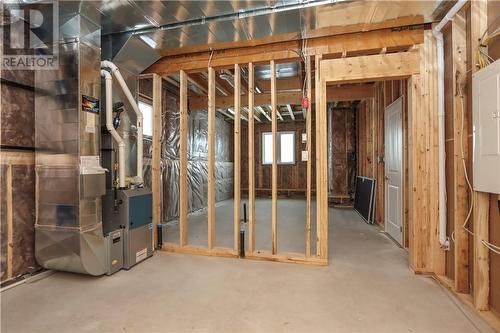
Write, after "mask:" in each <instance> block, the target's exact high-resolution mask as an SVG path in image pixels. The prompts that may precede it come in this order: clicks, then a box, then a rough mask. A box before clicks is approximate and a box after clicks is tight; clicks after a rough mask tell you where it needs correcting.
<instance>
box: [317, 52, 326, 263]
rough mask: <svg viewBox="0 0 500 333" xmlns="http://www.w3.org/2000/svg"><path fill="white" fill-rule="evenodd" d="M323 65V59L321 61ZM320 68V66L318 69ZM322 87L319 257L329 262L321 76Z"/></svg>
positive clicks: (322, 104)
mask: <svg viewBox="0 0 500 333" xmlns="http://www.w3.org/2000/svg"><path fill="white" fill-rule="evenodd" d="M320 63H321V59H320ZM318 68H320V66H319V67H318ZM319 82H320V87H319V89H318V94H319V96H320V100H319V102H320V103H319V114H320V115H321V116H320V121H319V122H320V128H319V130H320V136H319V138H316V140H317V142H318V143H319V147H320V148H319V151H320V157H321V158H320V178H319V180H320V182H321V187H320V193H319V202H320V207H321V209H320V211H319V217H320V223H319V229H320V239H319V255H320V258H322V259H327V260H328V147H327V146H328V142H327V119H328V117H327V116H328V111H327V105H326V82H325V81H324V80H322V78H321V76H320V78H319Z"/></svg>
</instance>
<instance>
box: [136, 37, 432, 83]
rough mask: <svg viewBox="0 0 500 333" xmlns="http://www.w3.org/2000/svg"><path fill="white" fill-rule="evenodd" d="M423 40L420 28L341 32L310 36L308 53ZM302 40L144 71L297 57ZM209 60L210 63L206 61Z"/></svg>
mask: <svg viewBox="0 0 500 333" xmlns="http://www.w3.org/2000/svg"><path fill="white" fill-rule="evenodd" d="M422 42H423V30H422V29H413V30H402V31H392V30H391V29H383V30H378V31H369V32H358V33H350V34H343V35H335V36H327V37H318V38H309V39H308V42H307V53H308V54H309V55H315V54H324V55H328V54H339V55H340V54H342V53H343V52H345V53H347V54H349V53H359V52H373V51H375V50H381V49H383V48H384V47H386V48H387V49H393V48H400V47H410V46H412V45H416V44H421V43H422ZM301 47H302V42H301V41H300V40H293V41H285V42H279V43H272V44H265V45H259V46H253V47H241V48H234V49H226V50H219V51H214V52H201V53H193V54H183V55H177V56H171V57H164V58H162V59H160V60H158V61H157V62H156V63H154V64H153V65H152V66H150V67H149V68H148V69H146V71H145V72H144V73H158V74H162V75H165V74H177V73H178V72H179V71H180V70H184V71H200V70H205V69H206V68H207V67H208V66H211V67H218V68H232V67H233V66H234V64H246V63H249V62H253V63H254V64H256V63H264V62H268V61H271V60H273V59H280V61H291V60H292V61H293V60H299V59H300V57H299V54H298V53H297V52H296V50H300V49H301ZM209 62H210V64H209Z"/></svg>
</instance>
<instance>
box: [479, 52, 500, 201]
mask: <svg viewBox="0 0 500 333" xmlns="http://www.w3.org/2000/svg"><path fill="white" fill-rule="evenodd" d="M472 111H473V150H474V159H473V176H474V190H476V191H480V192H488V193H498V194H500V59H499V60H497V61H495V62H494V63H492V64H490V65H489V66H487V67H485V68H483V69H481V70H480V71H478V72H476V73H475V74H474V75H473V77H472Z"/></svg>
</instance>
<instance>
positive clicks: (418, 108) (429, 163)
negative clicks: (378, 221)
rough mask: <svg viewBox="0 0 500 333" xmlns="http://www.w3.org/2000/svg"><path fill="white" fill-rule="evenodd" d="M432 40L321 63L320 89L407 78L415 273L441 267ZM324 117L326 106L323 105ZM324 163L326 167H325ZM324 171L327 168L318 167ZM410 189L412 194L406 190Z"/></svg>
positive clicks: (411, 260) (411, 243)
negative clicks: (401, 50)
mask: <svg viewBox="0 0 500 333" xmlns="http://www.w3.org/2000/svg"><path fill="white" fill-rule="evenodd" d="M435 47H436V46H435V40H434V38H433V36H432V32H430V31H425V32H424V43H423V44H422V45H419V46H418V47H415V48H413V49H411V50H409V51H406V52H398V53H389V54H378V55H369V56H359V57H352V58H339V59H328V60H322V61H321V63H320V73H321V74H320V85H321V93H322V96H325V91H326V85H327V84H345V83H353V82H370V81H385V80H395V79H404V78H406V79H408V143H407V144H408V174H409V182H408V184H407V188H405V190H404V191H405V192H407V193H408V204H409V207H407V208H406V207H405V209H409V215H408V216H409V223H408V225H409V230H408V231H409V266H410V268H411V269H412V270H414V271H415V272H418V273H433V272H434V273H438V272H441V271H442V270H443V269H444V251H443V250H442V249H441V248H440V247H439V242H438V241H437V237H438V236H437V228H438V223H439V222H438V219H437V216H438V214H437V209H438V207H437V202H438V196H437V185H436V184H437V182H438V177H437V163H434V162H437V144H435V143H436V142H437V96H436V91H437V89H436V80H437V76H436V65H435V64H436V61H435V57H436V56H435V54H436V48H435ZM324 98H325V97H323V99H324ZM321 107H322V113H326V105H323V104H321ZM323 164H324V163H323ZM321 167H322V168H326V165H322V166H321ZM409 189H411V190H409Z"/></svg>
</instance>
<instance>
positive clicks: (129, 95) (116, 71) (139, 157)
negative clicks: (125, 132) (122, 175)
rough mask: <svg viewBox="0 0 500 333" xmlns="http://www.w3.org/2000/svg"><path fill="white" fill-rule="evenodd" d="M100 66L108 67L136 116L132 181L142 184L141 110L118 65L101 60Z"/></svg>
mask: <svg viewBox="0 0 500 333" xmlns="http://www.w3.org/2000/svg"><path fill="white" fill-rule="evenodd" d="M101 67H105V68H109V69H110V70H111V73H112V74H113V76H114V77H115V78H116V80H117V81H118V83H119V84H120V87H121V88H122V90H123V93H124V94H125V96H126V97H127V99H128V101H129V103H130V105H132V108H133V109H134V112H135V114H136V116H137V176H136V177H134V183H136V184H142V183H143V180H142V155H143V142H142V136H143V133H142V131H143V130H142V120H143V117H142V112H141V110H139V106H138V105H137V102H136V101H135V98H134V96H132V93H131V92H130V89H129V88H128V86H127V84H126V83H125V80H124V79H123V76H122V75H121V74H120V70H119V69H118V67H116V65H115V64H113V63H112V62H111V61H107V60H104V61H101Z"/></svg>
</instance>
